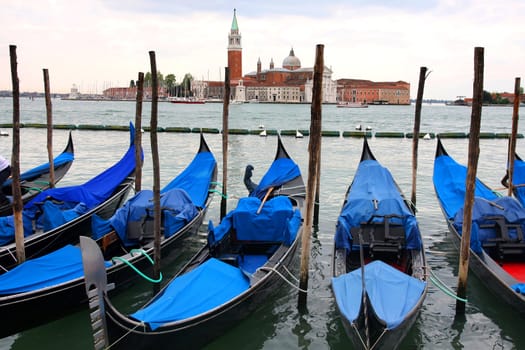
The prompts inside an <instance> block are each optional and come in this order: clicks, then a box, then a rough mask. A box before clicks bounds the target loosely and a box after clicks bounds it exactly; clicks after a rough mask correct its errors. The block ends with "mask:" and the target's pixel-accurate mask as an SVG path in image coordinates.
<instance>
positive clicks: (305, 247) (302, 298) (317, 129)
mask: <svg viewBox="0 0 525 350" xmlns="http://www.w3.org/2000/svg"><path fill="white" fill-rule="evenodd" d="M323 51H324V45H321V44H318V45H317V46H316V53H315V66H314V81H313V83H314V84H313V90H312V106H311V112H310V114H311V121H310V140H309V142H308V153H309V159H308V181H307V183H308V184H307V188H306V203H305V205H306V215H305V220H304V224H303V236H302V237H301V239H302V241H301V274H300V277H299V288H300V289H301V290H303V291H299V300H298V306H299V308H304V307H305V306H306V296H307V295H306V292H304V291H306V290H307V289H308V266H309V259H310V239H311V233H312V211H313V201H314V198H315V190H316V187H317V183H318V171H319V165H318V164H319V159H320V156H321V107H322V106H321V103H322V95H323V90H322V89H323V69H324V57H323Z"/></svg>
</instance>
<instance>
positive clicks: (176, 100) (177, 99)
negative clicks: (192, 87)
mask: <svg viewBox="0 0 525 350" xmlns="http://www.w3.org/2000/svg"><path fill="white" fill-rule="evenodd" d="M168 101H169V102H171V103H184V104H204V103H205V102H206V101H204V100H199V99H196V98H193V97H168Z"/></svg>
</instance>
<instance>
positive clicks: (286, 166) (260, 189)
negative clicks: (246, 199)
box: [250, 158, 301, 199]
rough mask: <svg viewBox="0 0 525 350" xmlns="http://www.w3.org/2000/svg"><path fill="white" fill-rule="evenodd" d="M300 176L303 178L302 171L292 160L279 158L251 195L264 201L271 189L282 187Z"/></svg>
mask: <svg viewBox="0 0 525 350" xmlns="http://www.w3.org/2000/svg"><path fill="white" fill-rule="evenodd" d="M298 176H301V170H300V169H299V166H298V165H297V164H296V163H295V162H294V161H293V160H292V159H290V158H278V159H276V160H274V161H273V162H272V165H271V166H270V169H268V171H267V172H266V173H265V174H264V176H263V178H262V179H261V182H260V183H259V185H258V186H257V187H256V188H255V190H253V192H252V193H250V196H251V197H258V198H259V199H263V198H264V195H265V194H266V191H267V190H268V189H269V188H270V187H278V186H281V185H283V184H285V183H287V182H289V181H290V180H293V179H295V178H296V177H298Z"/></svg>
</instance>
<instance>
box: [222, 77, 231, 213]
mask: <svg viewBox="0 0 525 350" xmlns="http://www.w3.org/2000/svg"><path fill="white" fill-rule="evenodd" d="M229 108H230V68H229V67H226V68H224V96H223V105H222V193H223V196H222V198H221V214H220V215H221V220H222V218H223V217H225V216H226V212H227V205H226V204H227V200H228V199H227V197H228V128H229V126H228V118H229V117H228V113H229Z"/></svg>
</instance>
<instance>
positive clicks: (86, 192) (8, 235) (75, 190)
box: [0, 123, 143, 245]
mask: <svg viewBox="0 0 525 350" xmlns="http://www.w3.org/2000/svg"><path fill="white" fill-rule="evenodd" d="M134 135H135V129H134V127H133V125H132V124H131V123H130V147H129V148H128V151H127V152H126V154H124V156H123V157H122V158H121V159H120V161H118V162H117V163H116V164H114V165H113V166H111V167H110V168H108V169H106V170H105V171H104V172H102V173H100V174H99V175H97V176H96V177H94V178H92V179H91V180H89V181H88V182H86V183H84V184H82V185H78V186H68V187H59V188H51V189H48V190H45V191H43V192H41V193H40V194H38V195H37V196H36V197H35V198H33V199H32V200H31V201H30V202H28V203H27V204H26V205H25V206H24V211H23V216H24V218H23V220H24V234H25V235H26V236H28V235H30V234H32V233H33V231H32V225H31V224H30V222H31V220H37V219H38V218H39V216H41V215H42V213H41V212H42V210H43V209H44V205H43V203H45V202H46V201H47V200H50V199H52V200H54V201H56V202H63V203H61V204H60V206H62V207H63V208H66V209H68V210H69V209H72V208H75V207H76V208H77V209H79V207H77V205H78V204H80V203H82V209H83V210H85V211H89V210H91V209H93V208H95V207H96V206H98V205H100V204H101V203H103V202H104V201H105V200H107V199H108V198H109V197H110V196H111V194H112V193H113V192H114V191H115V190H116V189H117V187H118V186H119V185H120V184H121V183H122V182H123V181H124V180H125V179H126V178H127V177H128V176H130V175H131V174H133V172H134V171H135V146H134ZM142 157H143V155H142ZM53 209H56V207H53ZM53 211H54V214H56V215H49V214H47V217H46V222H47V224H46V229H47V230H49V229H52V228H55V227H58V226H60V225H62V224H63V223H64V222H67V220H68V219H70V218H71V217H72V216H71V214H72V213H71V212H69V213H63V212H62V211H60V210H53ZM64 215H65V216H64ZM10 221H12V219H11V218H10V217H9V216H8V217H0V245H5V244H9V243H11V242H13V241H14V228H13V227H11V224H10ZM26 229H27V230H26Z"/></svg>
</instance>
